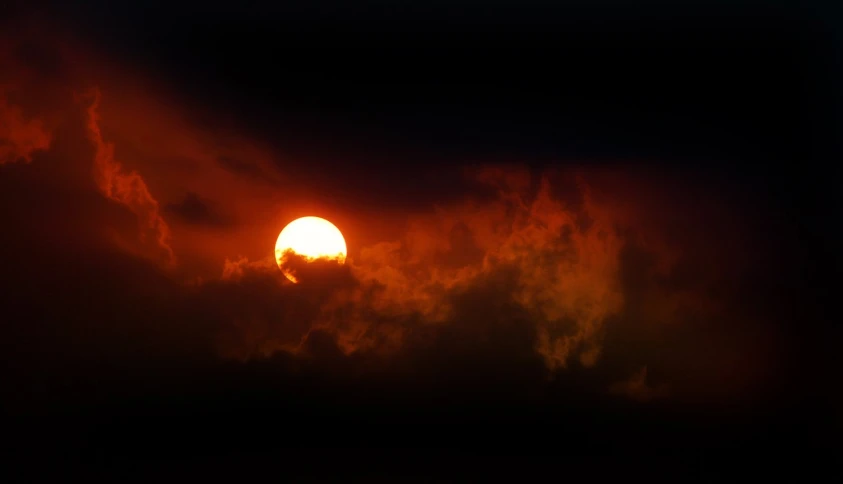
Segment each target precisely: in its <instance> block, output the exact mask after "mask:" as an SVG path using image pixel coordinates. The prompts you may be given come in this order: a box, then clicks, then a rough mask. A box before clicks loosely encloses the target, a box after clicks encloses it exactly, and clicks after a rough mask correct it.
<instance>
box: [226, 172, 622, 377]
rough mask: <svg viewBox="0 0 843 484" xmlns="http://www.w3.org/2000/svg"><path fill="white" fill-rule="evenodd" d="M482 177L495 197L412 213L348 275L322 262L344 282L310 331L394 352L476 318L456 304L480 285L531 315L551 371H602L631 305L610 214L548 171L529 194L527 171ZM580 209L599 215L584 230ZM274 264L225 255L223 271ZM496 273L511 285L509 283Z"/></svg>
mask: <svg viewBox="0 0 843 484" xmlns="http://www.w3.org/2000/svg"><path fill="white" fill-rule="evenodd" d="M478 180H480V181H482V182H484V183H492V184H497V187H498V188H499V189H500V192H499V197H498V198H497V200H494V201H492V202H468V203H466V204H458V205H454V206H448V207H439V209H438V211H437V213H436V214H435V215H433V216H429V217H419V218H418V219H416V220H414V221H413V222H412V223H411V224H410V228H409V230H408V231H407V233H406V234H404V236H403V237H402V238H401V239H400V240H397V241H393V242H383V243H378V244H375V245H373V246H371V247H364V248H362V249H361V250H360V253H359V255H358V256H357V257H356V258H354V259H349V262H348V265H347V266H344V267H342V268H341V269H342V270H343V271H344V272H342V274H340V273H337V272H332V269H330V268H329V267H326V268H325V269H324V270H323V269H319V270H318V272H319V274H318V277H316V278H315V279H318V280H322V281H323V282H325V281H328V280H330V279H331V278H334V279H337V278H339V279H337V281H345V282H343V283H341V284H340V283H337V284H335V285H333V286H331V285H330V284H327V283H326V284H327V285H323V288H322V289H323V294H324V295H325V302H324V304H323V307H322V311H320V312H318V313H314V314H313V317H314V318H315V319H314V320H313V321H310V322H309V323H310V327H312V328H315V329H318V330H320V331H322V332H328V333H332V334H334V335H335V336H336V338H337V340H338V341H339V342H340V347H341V348H342V349H343V351H346V352H347V353H353V352H355V351H361V350H376V349H377V350H384V349H385V348H386V347H390V348H392V349H393V350H395V348H397V347H400V345H401V342H402V341H404V340H406V338H407V337H408V335H410V334H414V333H415V332H417V331H424V329H425V327H427V326H443V327H444V326H448V325H454V324H458V321H456V319H457V318H463V317H467V316H469V313H466V312H465V311H463V310H462V308H460V307H459V304H461V302H460V301H464V299H461V296H460V294H465V293H466V291H472V290H474V289H473V288H477V287H483V288H485V289H484V290H485V291H487V292H488V296H487V297H488V299H489V303H490V304H491V302H492V300H495V301H508V302H509V303H510V304H512V305H514V306H517V307H518V308H520V311H523V312H524V314H526V315H527V318H526V320H527V321H529V323H525V324H530V325H532V329H531V331H533V332H534V333H535V341H533V346H534V348H533V349H534V350H535V351H536V352H537V354H538V355H540V356H541V357H542V358H543V359H544V361H545V364H546V365H547V367H548V368H549V369H551V370H556V369H561V368H564V367H566V366H567V365H569V364H570V362H571V361H572V360H576V361H577V362H578V363H579V364H581V365H584V366H593V365H594V364H595V363H596V362H597V361H598V359H599V355H600V347H601V338H602V331H603V325H604V322H605V321H606V319H607V318H608V317H610V316H611V315H613V314H615V313H617V312H619V311H620V310H621V309H622V305H623V295H622V293H621V291H620V286H619V281H618V276H619V261H618V254H619V250H620V248H621V245H622V242H621V240H620V238H619V236H618V234H617V233H616V230H615V228H614V227H613V226H612V220H611V219H609V218H607V217H606V215H605V214H603V213H601V212H600V211H599V208H597V207H596V206H594V205H593V203H592V202H591V201H590V199H589V198H588V193H587V192H581V193H580V194H579V196H580V197H584V201H583V203H582V207H583V208H582V209H575V208H571V207H568V206H566V205H565V204H564V203H562V202H560V201H558V200H556V199H555V198H554V196H553V194H552V193H551V191H552V190H551V186H550V182H549V181H548V180H547V179H546V178H543V179H541V180H540V181H539V185H538V187H537V188H536V189H535V190H533V191H534V194H532V195H531V194H529V193H527V191H526V190H527V189H528V188H529V186H528V185H529V183H528V181H525V177H524V176H523V174H521V173H520V172H516V173H513V174H507V173H506V172H503V171H500V170H496V169H493V170H492V174H491V175H490V174H489V173H487V172H481V173H480V174H479V176H478ZM577 210H582V211H583V213H582V214H580V213H577ZM581 215H587V216H591V217H593V221H592V222H591V223H590V224H589V225H588V226H587V227H586V226H583V225H582V224H581V223H579V222H578V220H579V219H580V218H581ZM266 267H267V266H266V264H262V265H259V266H257V267H256V266H253V265H252V264H250V263H249V262H248V261H247V260H245V259H241V260H240V261H238V262H228V261H227V262H226V266H225V269H224V272H223V274H224V277H223V278H224V279H234V278H242V277H244V274H245V273H247V272H248V271H252V272H255V271H262V270H264V269H265V268H266ZM304 268H305V266H302V267H299V268H298V269H299V270H302V269H304ZM311 269H312V270H316V268H311ZM337 270H340V269H337ZM346 270H347V272H345V271H346ZM276 271H277V270H276ZM329 276H330V277H329ZM489 280H493V281H500V283H504V281H505V282H506V284H505V286H504V287H505V289H504V287H494V286H489V284H488V281H489ZM329 286H330V287H332V289H329ZM291 287H293V286H291ZM282 290H283V289H282ZM261 324H273V323H271V322H270V323H266V322H264V323H261ZM274 324H284V323H283V322H280V321H279V322H278V323H274ZM382 345H385V346H383V347H381V346H382Z"/></svg>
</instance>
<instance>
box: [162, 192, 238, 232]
mask: <svg viewBox="0 0 843 484" xmlns="http://www.w3.org/2000/svg"><path fill="white" fill-rule="evenodd" d="M164 212H165V213H168V214H172V215H175V216H176V217H178V218H179V219H180V220H182V221H183V222H185V223H187V224H191V225H204V226H209V227H226V226H229V225H231V224H232V223H233V221H232V220H230V219H229V218H227V217H225V216H223V215H222V214H220V213H219V212H218V211H216V210H214V209H213V208H212V204H211V202H210V201H209V200H205V199H203V198H200V197H199V195H197V194H196V193H193V192H188V193H187V194H186V195H185V196H184V199H183V200H182V201H180V202H178V203H168V204H167V205H165V206H164Z"/></svg>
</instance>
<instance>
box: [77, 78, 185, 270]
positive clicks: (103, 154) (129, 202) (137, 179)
mask: <svg viewBox="0 0 843 484" xmlns="http://www.w3.org/2000/svg"><path fill="white" fill-rule="evenodd" d="M93 98H94V99H93V102H92V103H91V104H90V105H89V106H88V109H87V115H88V120H87V123H88V125H87V127H88V136H89V137H90V140H91V142H93V143H94V147H95V149H96V153H95V158H94V179H95V181H96V184H97V186H98V187H99V189H100V191H101V192H102V194H103V195H105V196H106V197H108V198H109V199H111V200H114V201H115V202H118V203H121V204H123V205H125V206H126V207H128V208H129V209H130V210H131V211H132V212H134V213H135V215H137V216H138V222H139V223H140V226H141V229H142V233H141V237H142V239H147V238H152V239H153V240H152V241H151V242H152V244H154V245H155V246H157V248H158V249H159V250H158V252H159V253H160V254H161V256H162V257H163V260H164V262H165V263H167V264H174V263H175V261H176V257H175V254H174V253H173V249H172V248H171V247H170V237H171V235H170V227H169V225H167V222H165V221H164V219H163V218H162V217H161V214H160V211H159V208H158V201H157V200H156V199H155V198H154V197H153V196H152V194H151V193H150V192H149V188H148V187H147V185H146V182H145V181H144V179H143V177H141V175H140V174H139V173H138V172H136V171H126V170H125V169H124V168H123V166H122V165H121V164H120V163H119V162H117V161H116V160H115V158H114V144H112V143H109V142H106V141H105V140H104V139H103V136H102V132H101V130H100V116H99V112H98V109H99V105H100V99H101V95H100V91H99V90H98V89H96V90H94V92H93ZM146 242H147V243H149V242H150V241H148V240H147V241H146Z"/></svg>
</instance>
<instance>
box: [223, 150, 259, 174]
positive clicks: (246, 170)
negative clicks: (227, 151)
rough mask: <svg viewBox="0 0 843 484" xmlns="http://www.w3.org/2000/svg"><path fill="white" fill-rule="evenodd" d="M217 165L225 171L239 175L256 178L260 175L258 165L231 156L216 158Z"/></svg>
mask: <svg viewBox="0 0 843 484" xmlns="http://www.w3.org/2000/svg"><path fill="white" fill-rule="evenodd" d="M217 163H219V164H220V165H221V166H222V167H223V168H225V169H226V170H229V171H232V172H234V173H237V174H240V175H248V176H252V177H257V176H260V175H261V169H260V167H259V166H258V165H256V164H253V163H249V162H246V161H243V160H241V159H239V158H235V157H232V156H225V155H223V156H218V157H217Z"/></svg>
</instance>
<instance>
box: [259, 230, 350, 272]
mask: <svg viewBox="0 0 843 484" xmlns="http://www.w3.org/2000/svg"><path fill="white" fill-rule="evenodd" d="M287 251H292V252H294V253H295V254H297V255H300V256H304V258H305V259H307V260H316V259H319V258H326V259H331V260H336V261H338V262H339V263H340V264H343V263H345V257H346V255H347V254H348V252H347V250H346V247H345V239H344V238H343V236H342V232H340V230H339V229H338V228H337V227H336V226H335V225H334V224H332V223H331V222H328V221H327V220H325V219H324V218H320V217H302V218H299V219H296V220H293V221H292V222H290V223H289V224H288V225H287V226H286V227H284V230H282V231H281V233H280V234H279V235H278V240H276V241H275V262H276V263H277V264H278V268H279V269H281V271H282V272H283V273H284V275H285V276H286V277H287V279H289V280H291V281H292V282H298V280H297V279H296V278H295V276H294V275H293V274H291V273H290V272H289V271H288V270H285V268H284V264H283V262H284V257H285V254H286V253H287Z"/></svg>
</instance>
